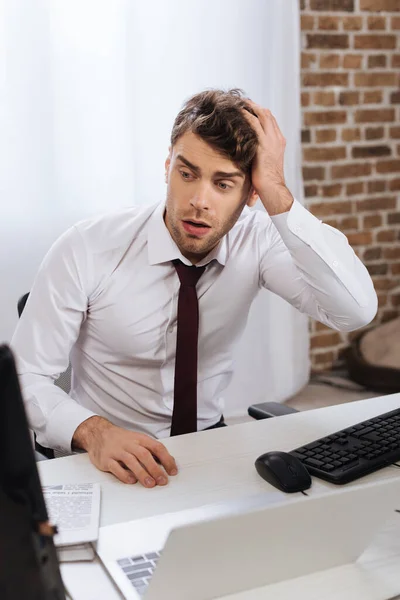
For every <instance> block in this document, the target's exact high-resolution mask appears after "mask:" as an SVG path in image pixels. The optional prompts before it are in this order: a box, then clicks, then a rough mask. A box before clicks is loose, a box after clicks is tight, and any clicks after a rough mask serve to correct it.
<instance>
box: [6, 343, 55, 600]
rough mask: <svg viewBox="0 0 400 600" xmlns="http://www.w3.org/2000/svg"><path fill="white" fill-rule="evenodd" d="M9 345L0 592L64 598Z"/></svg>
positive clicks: (10, 599) (41, 599) (9, 598)
mask: <svg viewBox="0 0 400 600" xmlns="http://www.w3.org/2000/svg"><path fill="white" fill-rule="evenodd" d="M53 534H54V530H53V527H52V526H51V525H50V524H49V522H48V514H47V510H46V504H45V501H44V497H43V493H42V488H41V484H40V479H39V474H38V471H37V467H36V461H35V455H34V451H33V445H32V441H31V437H30V433H29V428H28V421H27V418H26V414H25V408H24V404H23V400H22V395H21V390H20V386H19V381H18V375H17V372H16V368H15V361H14V357H13V354H12V352H11V349H10V348H9V347H8V346H7V345H5V344H3V345H0V598H1V600H20V599H22V598H23V599H24V600H65V592H64V586H63V583H62V579H61V575H60V571H59V566H58V561H57V553H56V549H55V546H54V542H53Z"/></svg>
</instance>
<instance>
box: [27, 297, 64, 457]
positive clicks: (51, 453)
mask: <svg viewBox="0 0 400 600" xmlns="http://www.w3.org/2000/svg"><path fill="white" fill-rule="evenodd" d="M28 298H29V292H28V293H27V294H24V295H23V296H21V298H20V299H19V300H18V304H17V309H18V317H20V316H21V315H22V312H23V310H24V308H25V304H26V301H27V300H28ZM54 385H57V386H58V387H59V388H60V389H62V390H63V391H64V392H66V393H67V394H68V393H69V391H70V389H71V365H68V368H67V370H66V371H64V373H61V375H60V376H59V377H58V378H57V379H56V380H55V382H54ZM33 435H34V441H35V450H36V452H39V454H42V455H43V456H45V457H46V458H54V450H52V449H51V448H45V447H44V446H42V445H41V444H39V443H38V442H37V441H36V433H34V434H33Z"/></svg>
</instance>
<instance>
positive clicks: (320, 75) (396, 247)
mask: <svg viewBox="0 0 400 600" xmlns="http://www.w3.org/2000/svg"><path fill="white" fill-rule="evenodd" d="M301 29H302V58H301V69H302V73H301V77H302V91H301V103H302V121H303V123H302V128H303V129H302V148H303V177H304V188H305V197H306V206H307V208H308V209H309V210H311V212H312V213H313V214H315V215H317V216H318V217H319V218H320V219H322V220H323V221H324V222H325V223H329V224H330V225H333V226H334V227H338V228H339V229H340V230H341V231H343V233H345V234H346V236H347V237H348V239H349V242H350V244H351V245H352V246H353V248H354V250H355V251H356V253H357V254H358V256H359V257H360V258H361V260H362V261H363V262H364V264H365V265H366V266H367V268H368V270H369V272H370V274H371V276H372V278H373V281H374V284H375V288H376V290H377V293H378V296H379V310H378V315H377V317H376V319H375V320H374V322H373V323H374V324H375V323H379V322H383V321H385V320H387V319H390V318H392V317H393V316H396V315H398V314H399V311H400V89H399V73H400V0H301ZM310 329H311V356H312V366H313V369H314V370H320V369H327V368H329V367H330V366H331V365H332V363H333V362H334V361H335V359H336V358H337V356H338V355H339V353H340V350H341V349H343V348H345V347H346V346H347V344H348V340H349V338H350V337H351V336H352V335H354V333H353V334H352V333H350V334H343V333H339V332H336V331H334V330H332V329H329V328H327V327H325V326H323V325H322V324H320V323H317V322H315V321H311V323H310Z"/></svg>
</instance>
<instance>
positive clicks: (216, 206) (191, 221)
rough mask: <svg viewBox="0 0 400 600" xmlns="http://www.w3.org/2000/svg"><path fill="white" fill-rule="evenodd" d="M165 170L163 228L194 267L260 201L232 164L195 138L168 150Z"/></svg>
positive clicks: (182, 139)
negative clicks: (241, 216) (247, 207)
mask: <svg viewBox="0 0 400 600" xmlns="http://www.w3.org/2000/svg"><path fill="white" fill-rule="evenodd" d="M165 169H166V177H167V183H168V187H167V203H166V214H165V217H164V219H165V224H166V226H167V228H168V231H169V232H170V234H171V236H172V238H173V239H174V241H175V243H176V245H177V246H178V247H179V250H180V251H181V253H182V254H183V256H185V257H186V258H188V259H189V260H190V261H191V262H192V263H193V264H195V263H197V262H199V261H200V260H202V259H203V258H204V257H205V256H206V255H207V254H208V253H209V252H210V251H211V250H212V249H213V248H214V247H215V246H216V245H217V244H218V242H219V241H220V239H221V238H222V237H223V236H224V235H225V234H226V233H227V232H228V231H229V230H230V229H232V227H233V225H234V224H235V223H236V221H237V219H238V218H239V216H240V214H241V212H242V210H243V208H244V207H245V205H246V204H248V205H249V206H252V205H253V204H254V203H255V202H256V200H257V195H256V194H255V192H254V191H253V190H252V187H251V183H250V181H249V178H248V177H247V178H246V177H245V174H244V173H243V172H242V171H240V170H239V169H238V167H237V166H236V165H235V164H234V163H233V162H231V161H230V160H229V159H228V158H225V157H223V156H222V155H221V154H219V153H218V152H217V151H216V150H214V149H213V148H212V147H211V146H209V145H208V144H207V143H206V142H204V141H203V140H202V139H201V138H200V137H199V136H197V135H195V134H194V133H191V132H187V133H185V134H184V135H182V136H181V137H180V138H179V139H178V140H177V142H176V143H175V145H174V146H173V148H171V149H170V154H169V156H168V158H167V160H166V163H165Z"/></svg>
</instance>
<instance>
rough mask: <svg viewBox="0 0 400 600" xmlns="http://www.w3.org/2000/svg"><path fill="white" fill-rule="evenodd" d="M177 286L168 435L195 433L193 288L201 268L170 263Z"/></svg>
mask: <svg viewBox="0 0 400 600" xmlns="http://www.w3.org/2000/svg"><path fill="white" fill-rule="evenodd" d="M173 263H174V266H175V269H176V272H177V273H178V277H179V280H180V282H181V287H180V289H179V296H178V330H177V337H176V359H175V384H174V408H173V412H172V424H171V435H181V434H183V433H192V432H193V431H197V346H198V334H199V303H198V300H197V292H196V285H197V282H198V280H199V279H200V277H201V276H202V274H203V273H204V270H205V267H193V266H191V267H189V266H187V265H184V264H183V263H182V262H181V261H180V260H174V261H173Z"/></svg>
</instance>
